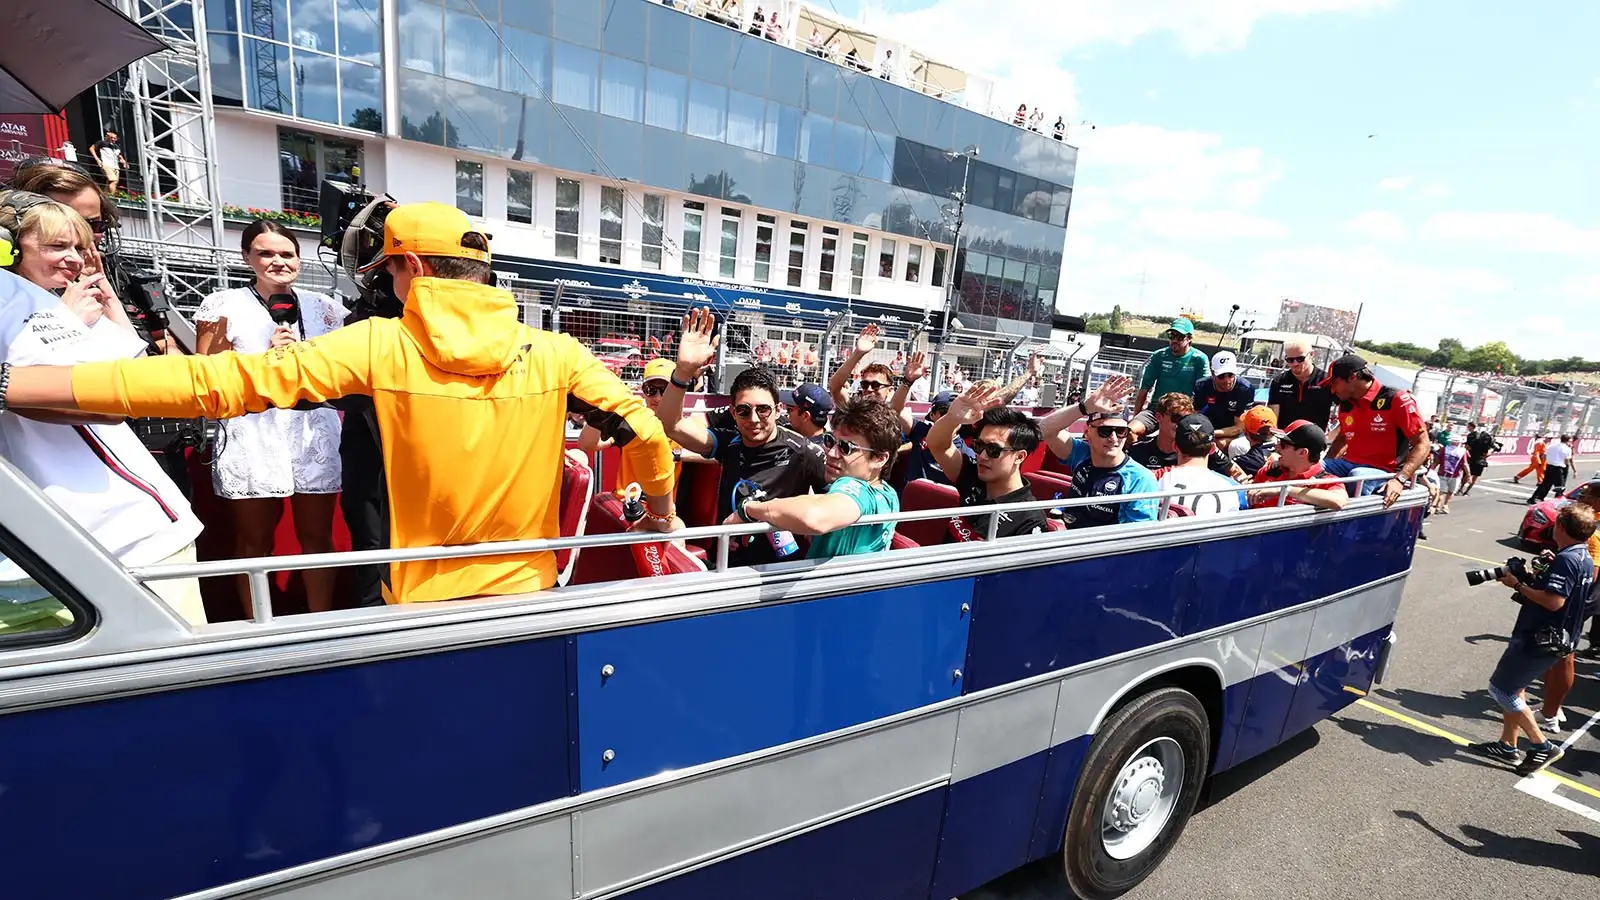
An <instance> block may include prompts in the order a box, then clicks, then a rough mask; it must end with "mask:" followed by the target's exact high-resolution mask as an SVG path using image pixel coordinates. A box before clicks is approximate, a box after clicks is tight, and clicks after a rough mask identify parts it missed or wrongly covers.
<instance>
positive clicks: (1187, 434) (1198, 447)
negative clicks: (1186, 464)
mask: <svg viewBox="0 0 1600 900" xmlns="http://www.w3.org/2000/svg"><path fill="white" fill-rule="evenodd" d="M1216 438H1217V430H1216V428H1215V427H1213V426H1212V424H1211V420H1210V419H1208V418H1206V417H1205V416H1202V415H1201V414H1199V413H1190V414H1188V415H1187V416H1184V417H1183V418H1181V419H1179V420H1178V432H1177V434H1175V435H1173V440H1174V441H1175V442H1176V443H1177V445H1178V450H1179V451H1180V452H1181V453H1183V454H1184V455H1186V456H1208V455H1210V453H1211V442H1212V441H1214V440H1216Z"/></svg>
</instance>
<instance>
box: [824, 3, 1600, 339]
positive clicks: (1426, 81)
mask: <svg viewBox="0 0 1600 900" xmlns="http://www.w3.org/2000/svg"><path fill="white" fill-rule="evenodd" d="M835 3H837V4H838V9H839V10H840V11H841V12H843V13H845V14H847V15H855V16H858V17H861V18H863V19H864V20H865V21H866V22H867V24H868V25H869V26H870V27H872V28H874V30H879V31H882V32H883V33H885V34H888V35H892V36H895V37H899V38H901V39H904V40H906V41H907V42H908V43H910V44H911V45H912V46H914V47H917V48H918V49H921V50H925V51H926V52H928V53H929V54H931V55H933V56H935V57H938V58H941V59H945V60H948V61H949V62H951V63H953V64H957V65H962V66H965V67H968V68H971V69H974V70H977V71H981V72H986V73H988V74H990V75H992V76H995V77H996V78H997V79H999V86H998V89H997V93H996V102H997V104H998V105H1001V106H1003V107H1005V108H1010V109H1014V108H1015V107H1016V104H1017V103H1019V102H1026V103H1028V104H1029V105H1030V106H1032V105H1034V104H1036V103H1037V104H1040V105H1042V106H1043V107H1044V109H1045V111H1046V112H1047V114H1048V118H1047V121H1052V122H1053V121H1054V119H1055V116H1056V115H1058V114H1064V115H1066V116H1067V118H1068V121H1069V122H1076V121H1080V120H1086V121H1088V122H1093V123H1094V124H1095V125H1096V126H1097V127H1096V128H1095V129H1094V130H1093V131H1090V130H1088V129H1087V128H1086V127H1083V126H1080V127H1077V128H1074V130H1073V132H1072V135H1071V140H1072V141H1073V143H1076V144H1078V145H1079V146H1080V148H1081V155H1080V158H1079V165H1078V181H1077V186H1076V191H1075V195H1074V199H1073V210H1072V218H1071V220H1070V222H1069V225H1068V231H1067V261H1066V264H1065V267H1064V270H1063V273H1062V284H1061V291H1060V296H1061V299H1060V302H1059V304H1058V306H1059V308H1060V309H1061V311H1063V312H1070V313H1078V312H1083V311H1092V310H1103V309H1109V308H1110V307H1111V306H1112V305H1113V304H1116V303H1121V304H1122V305H1123V307H1124V308H1127V309H1138V310H1149V311H1152V312H1155V311H1171V310H1176V309H1178V308H1179V307H1194V308H1198V309H1199V310H1200V311H1201V312H1203V313H1204V314H1206V315H1207V317H1208V318H1217V319H1221V318H1224V317H1225V316H1226V312H1227V307H1228V306H1229V305H1230V304H1231V303H1238V304H1240V305H1241V306H1243V307H1244V308H1245V309H1246V310H1252V311H1256V312H1257V314H1258V315H1257V318H1258V319H1260V320H1262V321H1269V320H1271V319H1273V318H1274V317H1275V315H1276V310H1277V302H1278V299H1279V298H1281V297H1294V298H1296V299H1300V300H1304V301H1309V302H1314V303H1326V304H1328V305H1332V306H1340V307H1344V308H1351V309H1353V308H1355V306H1356V305H1357V304H1358V303H1360V304H1364V305H1365V308H1364V310H1363V318H1362V327H1361V334H1362V336H1363V337H1367V338H1372V339H1377V340H1411V341H1413V342H1415V343H1420V344H1428V345H1432V344H1433V343H1435V342H1437V341H1438V339H1439V338H1441V337H1459V338H1461V339H1463V340H1464V341H1466V342H1467V343H1468V344H1469V345H1471V344H1476V343H1481V342H1483V341H1488V340H1504V341H1506V342H1508V343H1509V344H1510V345H1511V348H1512V349H1513V350H1515V351H1516V352H1517V353H1519V354H1521V355H1524V356H1537V357H1547V356H1568V355H1574V354H1577V355H1584V356H1587V357H1589V358H1600V323H1597V321H1596V319H1597V318H1600V317H1596V316H1595V315H1594V311H1597V310H1600V269H1597V268H1596V266H1595V263H1596V262H1597V260H1600V213H1597V210H1600V205H1597V202H1596V201H1597V199H1600V197H1597V190H1596V188H1597V178H1596V176H1595V174H1594V172H1595V169H1596V167H1597V166H1600V126H1597V116H1596V114H1597V113H1600V63H1597V62H1595V61H1594V55H1593V52H1592V48H1591V45H1592V41H1593V36H1594V35H1595V34H1597V33H1600V4H1559V5H1554V4H1553V5H1550V6H1549V7H1543V8H1541V7H1529V8H1526V9H1527V10H1528V11H1525V12H1513V11H1512V7H1513V5H1508V4H1498V3H1489V2H1484V0H1470V2H1459V0H1458V2H1447V0H938V2H928V0H890V2H888V3H887V4H883V3H869V4H868V5H867V6H866V7H865V8H863V6H862V4H861V3H860V2H858V0H846V2H839V0H835ZM824 5H826V4H824ZM1557 6H1559V7H1560V9H1561V11H1559V12H1553V11H1547V10H1549V9H1554V8H1556V7H1557ZM1369 134H1370V135H1374V136H1373V137H1371V138H1369V137H1368V135H1369ZM1141 296H1142V299H1141Z"/></svg>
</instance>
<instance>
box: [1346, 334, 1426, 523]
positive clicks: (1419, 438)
mask: <svg viewBox="0 0 1600 900" xmlns="http://www.w3.org/2000/svg"><path fill="white" fill-rule="evenodd" d="M1323 384H1325V385H1327V386H1328V388H1329V389H1330V390H1331V391H1332V392H1333V396H1334V397H1335V398H1337V399H1338V401H1339V410H1340V411H1339V434H1338V436H1337V437H1335V438H1334V439H1333V446H1332V447H1331V448H1330V449H1329V451H1328V459H1327V461H1325V462H1324V463H1323V464H1322V468H1323V469H1324V470H1325V471H1327V472H1328V474H1330V475H1333V476H1334V477H1335V478H1348V477H1350V476H1352V475H1368V474H1371V475H1377V476H1380V477H1379V478H1377V479H1374V480H1372V481H1366V482H1362V483H1361V488H1360V490H1359V493H1360V494H1371V493H1374V492H1376V491H1377V490H1378V489H1379V485H1380V484H1381V485H1382V490H1383V504H1384V506H1391V505H1393V504H1394V502H1395V501H1396V500H1398V499H1400V494H1401V492H1403V491H1404V490H1405V489H1406V485H1408V484H1409V483H1410V482H1411V480H1412V478H1414V477H1415V476H1416V474H1417V470H1418V469H1421V468H1422V464H1423V463H1425V462H1427V461H1428V454H1429V453H1430V452H1431V451H1430V448H1431V446H1432V444H1431V443H1430V441H1429V440H1428V429H1427V423H1426V422H1424V421H1423V419H1422V413H1421V412H1420V411H1418V409H1417V401H1416V400H1415V399H1413V398H1412V396H1411V394H1410V392H1409V391H1397V390H1394V389H1393V388H1387V387H1384V386H1383V385H1382V384H1380V383H1379V382H1378V377H1377V376H1376V375H1374V374H1373V373H1372V369H1370V368H1368V367H1367V361H1366V360H1365V359H1362V358H1361V357H1359V356H1356V355H1355V354H1350V355H1348V356H1341V357H1339V358H1338V359H1336V360H1334V361H1333V365H1331V366H1329V367H1328V377H1327V378H1326V379H1324V380H1323ZM1384 475H1387V476H1389V477H1388V479H1387V480H1383V479H1382V477H1381V476H1384ZM1352 493H1357V492H1352Z"/></svg>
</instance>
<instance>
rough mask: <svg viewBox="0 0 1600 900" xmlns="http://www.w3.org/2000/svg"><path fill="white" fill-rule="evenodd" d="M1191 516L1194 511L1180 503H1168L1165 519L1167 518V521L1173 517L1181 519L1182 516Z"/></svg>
mask: <svg viewBox="0 0 1600 900" xmlns="http://www.w3.org/2000/svg"><path fill="white" fill-rule="evenodd" d="M1192 515H1194V510H1192V509H1190V508H1189V507H1187V506H1184V505H1183V504H1182V503H1169V504H1167V518H1169V519H1170V518H1172V517H1173V516H1177V517H1178V518H1180V519H1181V518H1183V517H1184V516H1192Z"/></svg>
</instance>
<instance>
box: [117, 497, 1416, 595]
mask: <svg viewBox="0 0 1600 900" xmlns="http://www.w3.org/2000/svg"><path fill="white" fill-rule="evenodd" d="M1387 474H1388V473H1386V475H1387ZM1378 480H1380V479H1378V478H1376V477H1374V476H1371V475H1365V476H1363V475H1352V476H1349V477H1346V478H1337V479H1334V478H1318V479H1306V480H1299V481H1282V482H1273V483H1271V484H1268V485H1260V486H1252V485H1249V484H1239V485H1236V486H1234V487H1226V488H1207V489H1203V490H1187V489H1185V490H1183V491H1156V492H1150V493H1143V494H1124V495H1119V496H1096V497H1074V498H1063V499H1050V500H1030V501H1027V502H1024V503H989V504H985V505H982V506H955V507H946V508H943V509H931V510H910V511H907V510H902V511H900V512H894V513H882V514H878V515H871V516H862V517H861V518H860V519H858V520H857V521H856V522H855V523H854V524H855V525H885V524H892V523H899V522H920V521H926V520H930V519H948V518H951V517H955V516H962V517H972V516H983V515H989V525H988V531H987V535H986V540H989V541H994V540H995V539H996V532H997V529H998V528H999V524H1000V517H999V516H998V515H995V513H1000V512H1019V511H1031V510H1062V509H1072V508H1076V507H1082V506H1089V505H1093V504H1104V503H1108V502H1109V503H1112V504H1121V503H1135V502H1141V501H1148V500H1156V501H1158V502H1159V503H1160V509H1159V514H1158V518H1159V519H1161V520H1166V519H1167V513H1168V510H1169V509H1170V507H1171V504H1172V503H1173V501H1174V499H1175V498H1179V497H1198V496H1208V495H1211V494H1218V495H1222V494H1237V493H1239V492H1240V491H1247V492H1248V491H1258V490H1268V491H1275V492H1276V493H1277V495H1278V498H1277V503H1276V506H1274V507H1267V508H1268V509H1273V508H1277V507H1281V506H1283V504H1284V501H1285V499H1286V497H1287V495H1288V493H1289V489H1290V488H1296V487H1320V486H1327V485H1329V484H1331V483H1334V482H1337V483H1339V484H1341V485H1347V484H1357V483H1366V482H1372V481H1378ZM1412 490H1413V491H1416V490H1417V489H1412ZM1308 508H1309V507H1308ZM1185 518H1197V519H1208V518H1212V517H1207V516H1200V517H1185ZM1227 521H1237V520H1227V519H1219V520H1218V522H1217V524H1221V523H1223V522H1227ZM775 530H777V529H775V528H774V527H773V526H772V525H770V524H767V523H764V522H762V523H755V524H750V525H708V526H702V527H697V528H685V529H682V530H680V531H674V532H671V533H670V534H667V533H662V532H653V531H637V532H626V533H622V534H603V535H575V536H572V537H557V538H535V539H531V540H524V541H496V542H492V543H483V544H462V545H458V546H451V547H439V546H435V547H411V548H402V549H390V550H348V551H343V552H339V553H301V554H295V555H291V556H267V557H256V558H253V559H221V560H214V561H210V562H199V563H185V564H179V565H157V566H143V567H140V568H135V569H131V570H129V573H130V574H131V575H132V576H133V577H134V578H136V579H138V580H140V581H170V580H173V579H178V578H212V577H217V576H225V575H234V576H237V575H244V576H246V579H247V581H248V584H249V587H250V591H249V594H250V603H251V609H252V610H253V611H254V616H253V619H254V621H255V622H256V623H257V624H263V625H264V624H267V623H270V622H271V621H272V620H273V611H272V591H271V587H270V584H269V583H268V580H267V578H268V575H270V574H271V573H273V572H295V571H304V570H306V569H334V568H340V567H344V566H362V565H372V564H377V563H397V562H421V561H425V560H439V559H462V558H467V557H482V556H508V555H512V554H524V553H545V552H554V551H557V550H582V549H583V548H586V547H626V546H632V545H634V544H654V543H661V542H663V541H695V540H715V541H716V542H717V547H716V559H715V563H714V565H715V571H717V572H725V571H727V570H728V568H729V566H728V553H729V550H730V546H731V543H732V541H733V539H734V538H738V537H750V536H754V535H764V534H767V533H769V532H772V531H775ZM1051 533H1056V532H1051ZM1070 533H1071V532H1059V534H1061V535H1066V534H1070ZM1035 537H1043V536H1042V535H1041V536H1035Z"/></svg>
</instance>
